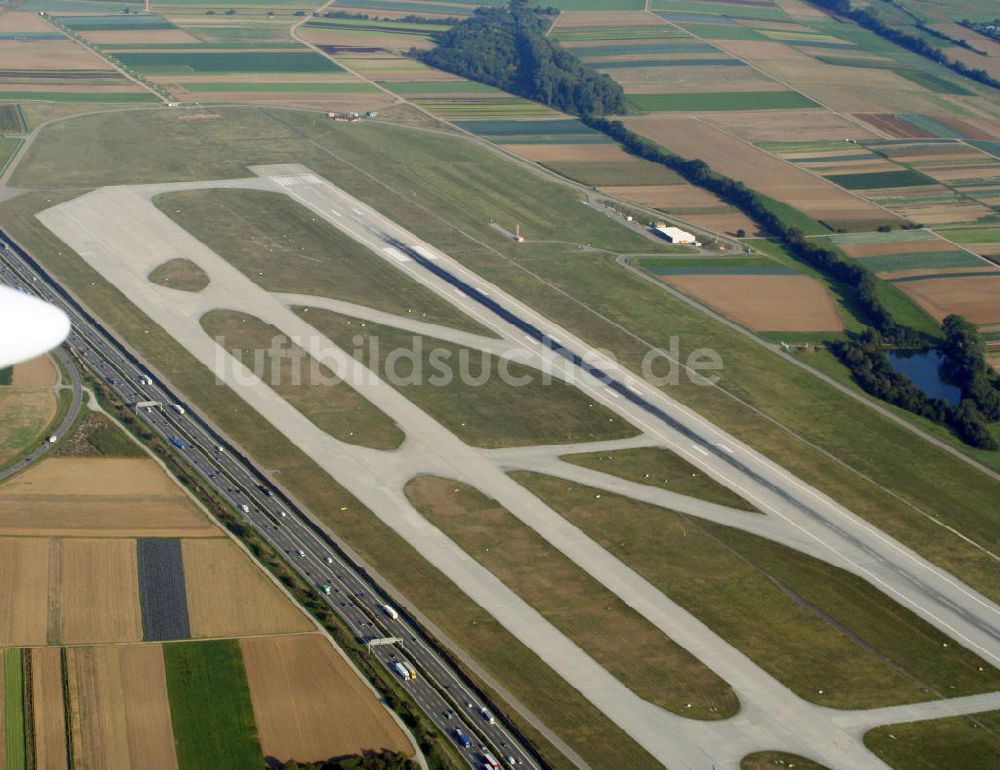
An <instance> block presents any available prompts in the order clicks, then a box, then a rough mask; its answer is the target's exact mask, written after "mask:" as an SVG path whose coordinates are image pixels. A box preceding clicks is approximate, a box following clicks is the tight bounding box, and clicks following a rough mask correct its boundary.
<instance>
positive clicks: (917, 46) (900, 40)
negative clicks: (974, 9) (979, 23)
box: [809, 0, 1000, 88]
mask: <svg viewBox="0 0 1000 770" xmlns="http://www.w3.org/2000/svg"><path fill="white" fill-rule="evenodd" d="M809 2H810V3H812V4H813V5H817V6H819V7H820V8H823V9H825V10H827V11H831V12H832V13H835V14H837V15H839V16H845V17H847V18H848V19H850V20H851V21H853V22H855V23H857V24H858V25H860V26H862V27H864V28H865V29H867V30H870V31H872V32H874V33H875V34H876V35H878V36H879V37H883V38H885V39H886V40H889V41H891V42H893V43H895V44H896V45H899V46H902V47H903V48H906V49H908V50H910V51H913V52H914V53H918V54H920V55H921V56H925V57H927V58H928V59H932V60H933V61H936V62H937V63H938V64H941V65H943V66H945V67H947V68H948V69H950V70H951V71H952V72H957V73H958V74H959V75H962V76H963V77H967V78H969V79H971V80H975V81H977V82H979V83H982V84H984V85H987V86H990V87H991V88H1000V80H997V79H996V78H994V77H993V76H992V75H990V74H989V73H988V72H987V71H986V70H984V69H976V68H973V67H970V66H968V65H967V64H965V63H964V62H960V61H958V60H957V59H952V58H950V57H949V56H947V55H945V53H944V51H942V50H941V49H940V48H937V47H936V46H934V45H931V44H930V43H929V42H927V41H926V40H925V39H924V38H922V37H920V36H919V35H913V34H911V33H909V32H905V31H904V30H901V29H897V28H896V27H893V26H890V25H889V24H886V23H885V22H884V21H883V20H882V18H881V17H880V16H879V15H878V13H877V12H876V11H875V10H873V9H872V8H855V7H854V6H853V5H851V0H809Z"/></svg>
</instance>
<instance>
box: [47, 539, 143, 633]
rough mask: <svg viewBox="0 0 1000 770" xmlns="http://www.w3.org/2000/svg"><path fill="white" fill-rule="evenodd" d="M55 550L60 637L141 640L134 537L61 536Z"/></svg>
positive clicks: (140, 616) (140, 614)
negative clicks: (97, 538)
mask: <svg viewBox="0 0 1000 770" xmlns="http://www.w3.org/2000/svg"><path fill="white" fill-rule="evenodd" d="M59 550H60V554H59V564H58V567H57V569H58V570H59V600H60V606H59V640H60V642H61V643H62V644H86V643H96V642H136V641H139V640H140V639H142V613H141V610H140V607H139V577H138V571H137V566H136V551H135V541H134V540H83V539H77V540H64V541H62V542H61V543H60V549H59Z"/></svg>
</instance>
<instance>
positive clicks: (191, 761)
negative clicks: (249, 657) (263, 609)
mask: <svg viewBox="0 0 1000 770" xmlns="http://www.w3.org/2000/svg"><path fill="white" fill-rule="evenodd" d="M163 663H164V667H165V668H166V673H167V695H168V697H169V699H170V718H171V720H172V722H173V728H174V743H175V745H176V747H177V763H178V765H180V767H182V768H184V769H185V770H202V769H204V770H230V769H231V770H246V768H249V767H262V766H263V764H264V757H263V755H262V754H261V750H260V744H259V743H258V741H257V726H256V724H255V723H254V717H253V706H252V705H251V703H250V688H249V687H248V686H247V679H246V671H245V670H244V668H243V657H242V654H241V653H240V645H239V642H238V641H236V640H234V639H224V640H218V641H210V642H180V643H174V644H165V645H163Z"/></svg>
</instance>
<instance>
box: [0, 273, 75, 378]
mask: <svg viewBox="0 0 1000 770" xmlns="http://www.w3.org/2000/svg"><path fill="white" fill-rule="evenodd" d="M68 334H69V318H68V317H67V316H66V314H65V313H64V312H63V311H62V310H60V309H59V308H57V307H55V306H53V305H50V304H49V303H47V302H42V300H40V299H35V298H34V297H31V296H29V295H27V294H23V293H21V292H19V291H15V290H14V289H10V288H7V287H6V286H0V367H7V366H12V365H13V364H18V363H20V362H21V361H27V360H28V359H30V358H34V357H35V356H40V355H42V354H43V353H48V352H49V351H50V350H52V348H54V347H56V346H57V345H59V344H61V343H62V341H63V340H64V339H66V336H67V335H68Z"/></svg>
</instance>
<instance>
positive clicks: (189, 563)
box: [181, 539, 315, 638]
mask: <svg viewBox="0 0 1000 770" xmlns="http://www.w3.org/2000/svg"><path fill="white" fill-rule="evenodd" d="M181 548H182V553H183V558H184V580H185V587H186V590H187V603H188V615H189V617H190V620H191V636H192V637H193V638H205V637H219V636H251V635H254V634H274V633H291V632H298V631H311V630H313V629H314V628H315V626H314V625H313V624H312V622H310V620H309V619H308V618H307V617H306V616H305V615H304V614H303V613H302V612H300V611H299V609H298V608H297V607H295V605H293V604H292V603H291V602H290V601H289V600H288V598H287V597H286V596H285V595H284V594H283V593H282V592H281V591H280V590H279V589H278V587H277V586H276V585H275V584H274V583H273V582H272V581H271V580H270V579H269V578H268V577H267V576H266V575H265V574H264V573H263V572H261V570H260V569H258V568H257V566H256V565H255V564H254V563H253V562H252V561H251V560H250V559H249V558H248V557H247V556H246V554H244V553H243V552H242V551H241V550H240V549H239V548H237V547H236V545H234V544H233V543H232V542H230V541H229V540H228V539H225V540H223V539H214V540H208V539H202V540H185V541H183V543H182V545H181Z"/></svg>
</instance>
